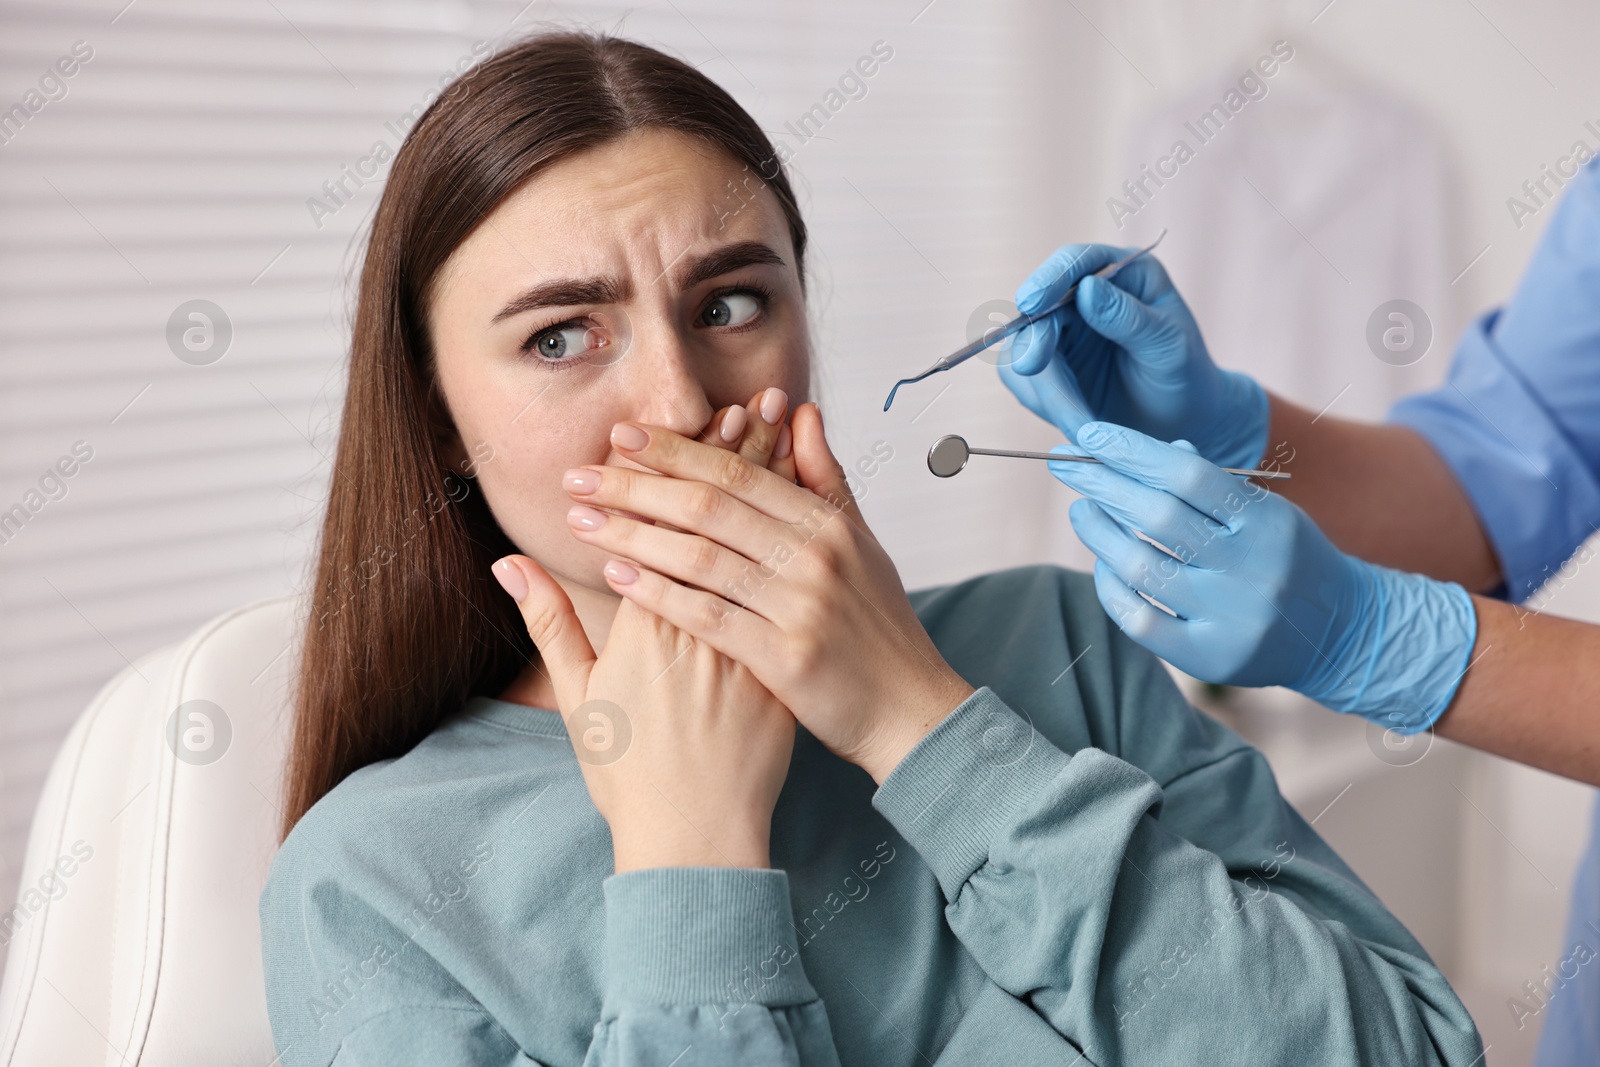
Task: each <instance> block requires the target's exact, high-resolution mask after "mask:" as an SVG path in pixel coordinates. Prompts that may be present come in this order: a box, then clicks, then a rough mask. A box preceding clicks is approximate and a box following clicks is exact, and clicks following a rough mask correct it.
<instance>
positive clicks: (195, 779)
mask: <svg viewBox="0 0 1600 1067" xmlns="http://www.w3.org/2000/svg"><path fill="white" fill-rule="evenodd" d="M303 618H304V608H303V601H302V600H300V599H299V598H294V597H283V598H279V599H276V600H269V601H264V602H261V603H258V604H253V605H251V606H249V607H245V608H240V609H239V610H237V611H232V612H229V613H227V614H225V615H223V616H221V617H219V618H217V619H215V620H213V621H212V622H210V623H207V624H206V625H205V626H202V627H201V628H200V629H199V630H197V631H196V632H195V633H194V634H193V635H191V636H190V637H189V638H188V639H187V640H185V641H183V642H181V643H179V644H177V645H174V646H169V647H167V648H164V649H160V650H158V651H156V652H152V653H150V654H149V655H147V656H144V657H143V658H141V659H140V660H138V662H137V663H135V664H134V665H133V666H132V667H130V668H128V669H126V670H124V671H123V672H122V673H121V674H119V675H117V676H116V677H115V678H114V679H112V680H111V681H110V682H109V683H107V684H106V686H105V687H104V688H103V689H102V690H101V691H100V693H99V694H98V695H97V696H96V697H95V698H94V700H93V701H92V702H91V703H90V704H89V707H88V708H87V710H85V711H84V713H83V715H82V717H81V718H80V719H79V720H78V722H77V724H76V725H74V726H73V728H72V730H71V732H70V733H69V734H68V735H67V739H66V742H65V743H64V744H63V745H62V748H61V751H60V753H59V754H58V755H57V756H56V759H55V763H54V765H53V766H52V768H51V771H50V776H49V779H48V781H47V783H46V785H45V789H44V794H43V796H42V798H41V799H40V802H39V807H38V810H37V812H36V814H35V816H34V820H33V829H32V831H31V833H30V834H29V838H28V849H27V857H26V860H25V862H24V867H23V871H22V878H21V883H20V886H19V887H18V889H17V896H16V900H17V906H16V907H15V908H14V909H13V910H12V911H11V912H9V913H5V914H0V939H3V938H9V944H10V955H9V957H8V960H7V963H6V970H5V978H4V981H3V983H0V1067H52V1065H56V1064H62V1065H71V1067H84V1065H87V1064H107V1065H111V1064H118V1065H135V1064H137V1065H141V1067H269V1065H271V1064H272V1063H273V1061H274V1059H275V1053H274V1051H273V1047H272V1038H271V1031H270V1030H269V1028H268V1025H267V1011H266V1000H265V993H264V991H263V985H262V973H261V946H260V934H259V929H258V926H257V920H256V900H257V897H258V896H259V894H260V892H261V888H262V886H263V885H264V884H265V881H266V876H267V869H268V866H269V864H270V863H271V860H272V856H273V853H274V851H275V850H276V848H277V827H278V823H279V805H280V804H281V799H280V793H279V790H280V783H281V780H282V776H283V762H284V756H285V751H286V745H287V740H288V726H289V719H290V708H289V692H290V680H291V674H292V669H293V666H294V664H295V661H296V659H297V657H298V652H299V640H300V633H301V622H300V620H302V619H303ZM180 709H181V711H180ZM175 715H176V716H177V717H176V719H175ZM9 888H10V887H7V888H6V889H5V890H3V891H5V892H9ZM0 899H6V898H0Z"/></svg>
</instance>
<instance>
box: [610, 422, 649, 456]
mask: <svg viewBox="0 0 1600 1067" xmlns="http://www.w3.org/2000/svg"><path fill="white" fill-rule="evenodd" d="M611 443H612V444H614V445H616V446H617V447H618V448H620V449H622V450H623V451H624V452H637V451H639V450H640V449H641V448H643V447H644V446H645V445H647V444H649V443H650V435H649V434H647V433H645V432H644V431H643V430H641V429H640V428H639V427H637V426H635V425H633V424H632V423H629V422H619V423H617V424H616V425H615V426H613V427H611Z"/></svg>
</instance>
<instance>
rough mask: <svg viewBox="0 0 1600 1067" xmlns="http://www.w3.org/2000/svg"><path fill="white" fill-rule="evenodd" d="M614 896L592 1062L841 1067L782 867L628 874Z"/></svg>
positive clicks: (609, 889) (598, 1066)
mask: <svg viewBox="0 0 1600 1067" xmlns="http://www.w3.org/2000/svg"><path fill="white" fill-rule="evenodd" d="M605 899H606V940H605V975H606V991H605V1001H604V1004H603V1006H602V1008H601V1012H600V1022H599V1024H598V1025H597V1026H596V1027H595V1031H594V1043H593V1044H592V1045H591V1046H590V1048H589V1055H588V1057H587V1058H586V1059H585V1060H584V1063H585V1064H587V1065H593V1067H623V1065H627V1067H645V1065H651V1067H654V1065H660V1067H668V1065H669V1064H683V1063H695V1064H704V1065H707V1067H722V1065H727V1067H736V1065H739V1064H748V1063H764V1064H773V1065H794V1067H838V1064H839V1056H838V1053H837V1052H836V1051H835V1050H834V1045H833V1033H832V1031H831V1030H830V1029H829V1026H828V1015H827V1011H826V1010H825V1009H824V1008H823V1005H822V1001H821V1000H820V999H818V997H817V992H816V990H815V989H813V988H812V986H811V982H810V980H809V979H807V978H806V975H805V970H804V968H803V967H802V966H801V962H800V954H799V949H798V946H797V945H796V943H795V931H794V925H793V923H792V922H791V917H792V914H793V911H792V909H791V907H790V904H789V876H788V875H787V874H785V873H784V872H783V871H779V870H748V869H744V868H732V867H659V868H652V869H649V870H641V871H628V872H627V873H624V874H618V875H613V876H611V877H610V878H607V879H606V881H605Z"/></svg>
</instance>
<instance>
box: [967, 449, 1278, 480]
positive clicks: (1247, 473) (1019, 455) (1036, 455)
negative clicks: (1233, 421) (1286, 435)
mask: <svg viewBox="0 0 1600 1067" xmlns="http://www.w3.org/2000/svg"><path fill="white" fill-rule="evenodd" d="M967 451H968V452H970V453H972V454H973V455H974V456H1008V457H1010V458H1012V459H1043V460H1050V461H1053V462H1056V463H1104V462H1105V461H1104V460H1101V459H1096V458H1095V457H1093V456H1064V455H1062V454H1061V453H1059V452H1010V451H1007V450H1006V449H1003V448H973V447H972V446H971V445H968V446H967ZM1222 470H1224V471H1226V472H1227V473H1229V474H1237V475H1240V476H1242V477H1245V478H1263V479H1266V480H1267V481H1275V480H1284V479H1287V478H1288V477H1289V472H1288V471H1253V470H1245V469H1244V468H1243V467H1223V468H1222Z"/></svg>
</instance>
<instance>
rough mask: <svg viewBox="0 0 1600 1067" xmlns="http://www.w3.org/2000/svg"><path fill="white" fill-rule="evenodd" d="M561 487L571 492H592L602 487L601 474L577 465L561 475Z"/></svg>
mask: <svg viewBox="0 0 1600 1067" xmlns="http://www.w3.org/2000/svg"><path fill="white" fill-rule="evenodd" d="M561 488H563V489H565V490H566V491H567V492H569V493H592V492H594V491H595V490H596V489H599V488H600V476H599V475H598V474H596V473H595V472H594V471H586V470H584V469H582V468H581V467H575V468H573V469H572V470H570V471H568V472H567V473H565V474H563V475H562V476H561Z"/></svg>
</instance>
